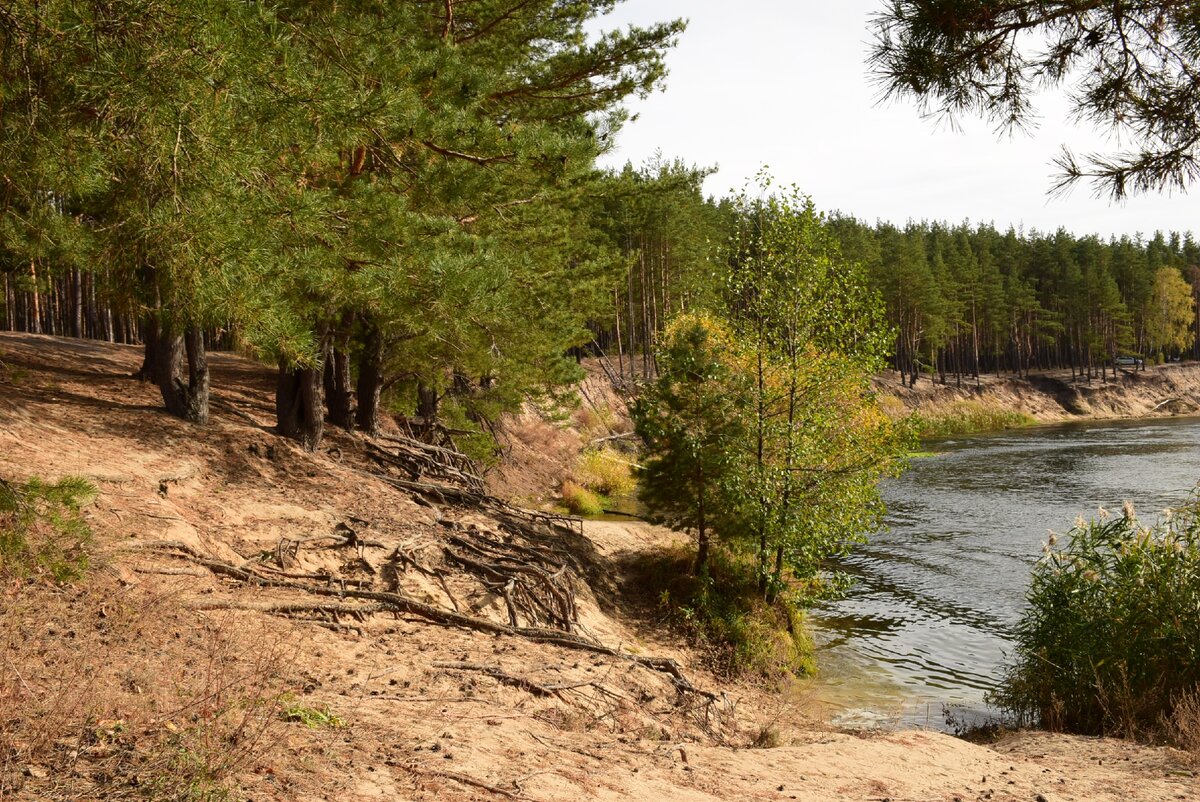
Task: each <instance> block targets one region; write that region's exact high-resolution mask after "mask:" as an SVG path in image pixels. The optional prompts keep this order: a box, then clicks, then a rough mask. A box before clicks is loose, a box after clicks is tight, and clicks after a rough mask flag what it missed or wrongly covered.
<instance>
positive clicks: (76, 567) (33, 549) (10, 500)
mask: <svg viewBox="0 0 1200 802" xmlns="http://www.w3.org/2000/svg"><path fill="white" fill-rule="evenodd" d="M95 493H96V489H95V488H94V487H92V485H91V484H89V483H88V482H87V481H85V480H84V479H81V478H79V477H77V476H68V477H66V478H63V479H60V480H59V481H57V482H55V483H53V484H51V483H47V482H44V481H42V480H41V479H36V478H35V479H30V480H28V481H27V482H25V483H24V484H21V485H13V484H10V483H9V482H6V481H4V480H3V479H0V577H4V578H8V579H16V580H37V579H41V578H49V579H52V580H53V581H54V582H58V583H66V582H73V581H75V580H78V579H79V578H80V577H82V576H83V573H84V572H85V571H86V570H87V565H88V554H87V545H88V542H89V541H90V540H91V537H92V533H91V529H90V528H89V527H88V525H87V522H86V521H84V519H83V515H82V513H81V512H80V508H81V507H82V505H83V504H84V503H86V502H87V501H89V500H90V499H91V498H92V497H94V496H95Z"/></svg>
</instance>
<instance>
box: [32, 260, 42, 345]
mask: <svg viewBox="0 0 1200 802" xmlns="http://www.w3.org/2000/svg"><path fill="white" fill-rule="evenodd" d="M29 277H30V278H31V279H32V280H33V288H32V289H31V290H30V295H29V300H30V303H32V304H33V310H32V314H31V315H30V317H31V318H32V320H31V321H30V323H31V325H30V326H29V330H30V332H32V333H33V334H41V333H42V303H41V299H40V297H39V296H38V288H37V268H36V267H35V266H34V263H33V260H30V261H29Z"/></svg>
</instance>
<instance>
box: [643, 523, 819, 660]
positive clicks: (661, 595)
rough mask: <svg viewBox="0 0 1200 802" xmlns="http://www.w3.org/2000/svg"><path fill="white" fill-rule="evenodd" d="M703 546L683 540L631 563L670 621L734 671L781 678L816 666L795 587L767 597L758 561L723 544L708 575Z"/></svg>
mask: <svg viewBox="0 0 1200 802" xmlns="http://www.w3.org/2000/svg"><path fill="white" fill-rule="evenodd" d="M694 560H695V553H694V552H693V551H692V550H691V549H689V548H686V547H682V546H680V547H677V548H673V549H668V550H664V551H660V552H657V553H651V554H640V555H638V557H637V558H636V560H635V562H634V563H633V564H632V565H630V566H629V570H630V572H631V574H632V577H633V585H634V587H636V588H638V590H639V591H640V592H641V593H643V594H645V597H646V598H647V599H648V600H651V601H652V603H653V605H654V607H655V609H656V610H657V611H658V612H659V613H660V614H661V615H663V616H664V617H665V620H666V622H667V623H668V624H670V625H671V626H673V627H675V628H676V629H677V630H679V631H681V632H682V634H684V635H685V636H686V637H687V638H688V639H689V640H691V641H692V642H693V643H695V644H696V645H698V646H699V647H700V649H701V650H702V651H704V652H705V653H706V655H707V661H708V663H709V666H710V668H712V669H713V670H714V671H716V672H718V673H720V674H723V675H725V676H729V677H752V678H753V677H758V678H761V679H768V680H780V679H784V678H787V677H792V676H807V675H810V674H812V673H814V672H815V671H816V663H815V659H814V654H813V644H812V641H811V640H810V638H809V636H808V633H807V630H806V629H805V626H804V613H803V610H802V608H801V607H800V606H799V605H798V604H796V603H794V602H793V601H792V600H791V599H790V598H789V597H788V596H787V594H783V595H781V596H780V597H779V598H778V599H777V600H776V601H775V602H774V603H768V602H765V601H763V599H762V597H761V595H760V594H759V591H758V587H757V583H756V582H755V581H754V571H753V567H752V566H751V565H746V564H742V560H741V559H740V558H738V557H737V556H736V555H733V554H731V553H729V552H728V551H727V550H725V549H722V548H716V549H714V550H713V551H712V553H711V554H710V556H709V569H708V572H707V574H706V575H704V576H698V577H697V576H692V575H691V568H692V563H693V562H694Z"/></svg>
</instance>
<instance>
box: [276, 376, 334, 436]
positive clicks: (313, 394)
mask: <svg viewBox="0 0 1200 802" xmlns="http://www.w3.org/2000/svg"><path fill="white" fill-rule="evenodd" d="M323 373H324V371H322V370H321V369H320V368H295V367H291V366H289V365H288V364H287V363H286V362H284V361H283V360H280V362H279V377H278V382H277V383H276V385H275V423H276V428H277V429H278V431H279V434H281V435H283V436H284V437H290V438H291V439H293V440H298V441H300V443H301V445H303V446H304V447H305V448H306V449H308V450H309V451H315V450H316V448H317V445H318V444H319V443H320V442H321V434H322V432H323V431H324V428H325V409H324V406H325V405H324V403H323V402H322V400H321V380H322V374H323Z"/></svg>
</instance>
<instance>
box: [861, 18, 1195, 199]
mask: <svg viewBox="0 0 1200 802" xmlns="http://www.w3.org/2000/svg"><path fill="white" fill-rule="evenodd" d="M873 27H874V35H875V44H874V49H873V51H872V54H871V57H870V61H871V67H872V69H873V71H874V73H875V75H876V76H877V78H878V81H879V82H880V84H881V85H882V87H883V89H884V93H885V95H887V96H912V97H915V98H917V99H918V100H919V101H920V102H921V104H922V108H923V109H924V110H926V111H928V112H932V113H942V114H949V115H954V114H957V113H961V112H966V113H969V114H978V115H980V116H983V117H986V118H987V119H989V120H990V121H992V122H993V123H995V124H996V125H997V127H998V128H1000V129H1012V128H1020V127H1023V126H1025V125H1028V124H1029V123H1031V122H1032V120H1033V119H1034V117H1035V114H1036V111H1035V108H1034V105H1033V99H1032V96H1033V94H1034V93H1035V92H1036V91H1038V90H1041V89H1043V88H1045V87H1046V86H1060V85H1063V84H1067V83H1069V84H1070V86H1071V89H1070V92H1069V98H1070V101H1071V113H1072V116H1073V117H1074V118H1076V119H1079V120H1084V121H1087V122H1090V123H1093V124H1095V125H1097V126H1099V127H1102V128H1106V129H1108V130H1111V131H1113V132H1115V133H1119V134H1121V135H1122V136H1123V137H1124V138H1125V139H1126V140H1127V141H1129V142H1131V143H1132V145H1133V147H1132V149H1131V150H1129V151H1127V152H1121V153H1117V154H1114V155H1111V156H1106V155H1095V156H1089V157H1087V158H1086V159H1085V160H1084V162H1083V163H1080V162H1079V161H1078V160H1077V159H1076V157H1075V156H1074V155H1072V153H1071V152H1070V151H1069V150H1065V149H1064V152H1063V154H1062V155H1061V156H1060V157H1059V159H1058V160H1057V164H1058V167H1059V168H1060V171H1061V175H1060V178H1059V184H1058V186H1059V187H1060V188H1061V187H1065V186H1068V185H1070V184H1071V183H1073V182H1075V181H1077V180H1078V179H1080V178H1086V179H1090V180H1092V181H1093V182H1094V183H1095V185H1096V187H1097V189H1098V190H1102V191H1104V192H1107V193H1108V194H1110V195H1112V196H1113V197H1114V198H1120V197H1124V196H1125V195H1126V194H1128V193H1136V192H1144V191H1149V190H1160V189H1170V188H1178V189H1186V188H1187V187H1188V186H1189V185H1190V184H1191V183H1192V182H1193V181H1194V180H1195V179H1196V178H1197V176H1198V175H1200V163H1198V162H1197V157H1198V156H1200V83H1198V82H1197V81H1196V80H1195V75H1196V72H1197V70H1198V69H1200V37H1197V36H1196V8H1195V4H1193V3H1188V2H1184V3H1180V2H1171V1H1170V0H1158V1H1157V2H1134V3H1112V2H1105V1H1104V0H1048V1H1047V2H1037V3H1029V2H1018V1H1017V0H985V1H982V2H981V1H980V0H888V2H886V4H885V5H884V9H883V10H882V11H880V12H879V13H878V14H877V15H876V17H875V20H874V23H873Z"/></svg>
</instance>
